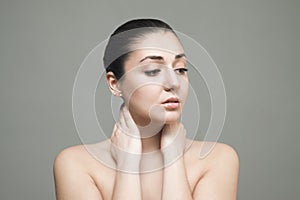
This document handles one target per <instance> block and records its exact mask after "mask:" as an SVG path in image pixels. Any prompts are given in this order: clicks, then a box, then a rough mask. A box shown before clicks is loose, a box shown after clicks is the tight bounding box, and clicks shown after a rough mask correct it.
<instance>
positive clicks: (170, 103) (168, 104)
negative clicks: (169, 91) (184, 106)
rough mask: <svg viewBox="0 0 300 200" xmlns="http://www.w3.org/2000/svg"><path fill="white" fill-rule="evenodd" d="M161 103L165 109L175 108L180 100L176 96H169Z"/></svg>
mask: <svg viewBox="0 0 300 200" xmlns="http://www.w3.org/2000/svg"><path fill="white" fill-rule="evenodd" d="M162 105H163V106H164V107H165V108H167V109H177V108H179V106H180V101H179V99H178V98H177V97H169V98H168V99H166V100H165V101H164V102H163V103H162Z"/></svg>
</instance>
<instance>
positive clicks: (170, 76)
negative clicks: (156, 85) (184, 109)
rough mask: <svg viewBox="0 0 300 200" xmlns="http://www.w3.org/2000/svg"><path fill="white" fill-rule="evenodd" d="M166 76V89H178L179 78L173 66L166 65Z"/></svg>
mask: <svg viewBox="0 0 300 200" xmlns="http://www.w3.org/2000/svg"><path fill="white" fill-rule="evenodd" d="M165 72H166V73H165V76H164V87H165V89H166V90H168V91H169V90H171V89H173V90H174V89H178V87H179V85H180V84H179V80H178V77H177V75H176V72H175V71H174V69H173V68H169V67H166V69H165Z"/></svg>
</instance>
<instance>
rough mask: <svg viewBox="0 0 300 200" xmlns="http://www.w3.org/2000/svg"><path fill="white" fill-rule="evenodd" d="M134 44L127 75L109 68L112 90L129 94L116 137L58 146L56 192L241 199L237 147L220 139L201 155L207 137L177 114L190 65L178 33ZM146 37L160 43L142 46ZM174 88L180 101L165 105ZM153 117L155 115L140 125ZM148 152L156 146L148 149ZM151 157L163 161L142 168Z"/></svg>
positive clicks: (92, 198)
mask: <svg viewBox="0 0 300 200" xmlns="http://www.w3.org/2000/svg"><path fill="white" fill-rule="evenodd" d="M157 41H159V42H157ZM135 45H136V46H134V48H137V49H138V50H136V51H134V52H133V53H132V54H131V55H130V58H129V59H128V60H127V61H126V62H125V72H126V75H125V76H124V79H123V80H122V81H120V80H117V79H116V78H115V76H114V74H113V73H112V72H109V73H107V75H106V78H107V83H108V86H109V89H110V90H111V92H112V93H113V94H115V95H120V92H121V93H122V98H123V100H124V105H123V106H122V107H121V108H120V116H119V121H118V122H117V123H116V124H115V126H114V129H113V131H112V135H111V138H110V139H108V140H105V141H103V142H101V143H98V144H93V145H78V146H73V147H69V148H66V149H64V150H63V151H61V152H60V153H59V154H58V156H57V157H56V159H55V162H54V178H55V189H56V196H57V199H58V200H86V199H89V200H102V199H103V200H110V199H113V200H117V199H122V200H126V199H130V200H135V199H136V200H141V199H143V200H148V199H149V200H150V199H151V200H156V199H157V200H159V199H163V200H167V199H170V200H171V199H172V200H173V199H179V200H189V199H196V200H234V199H236V194H237V184H238V173H239V158H238V155H237V153H236V151H235V150H234V149H233V148H232V147H230V146H229V145H226V144H223V143H217V144H216V145H215V146H214V148H213V150H212V151H211V152H210V154H209V155H208V156H206V157H205V158H204V159H199V153H200V149H201V146H202V145H203V142H201V141H191V140H189V139H187V138H186V130H185V128H184V125H183V124H181V123H180V122H178V119H179V117H180V115H181V111H182V108H183V105H184V102H185V99H186V96H187V90H188V76H187V74H186V73H185V71H184V70H180V68H184V67H185V65H186V60H185V57H184V56H182V55H183V53H184V51H183V48H182V46H181V44H180V42H179V41H178V39H177V38H176V36H175V35H174V34H173V33H170V32H157V33H151V34H148V35H147V36H146V37H145V38H143V39H141V40H140V42H139V43H136V44H135ZM149 45H151V46H152V47H155V48H156V49H147V48H146V49H145V48H144V47H148V46H149ZM160 47H164V48H166V49H168V50H170V51H169V52H167V51H162V50H159V49H161V48H160ZM171 52H172V53H171ZM174 55H175V56H174ZM176 55H177V56H176ZM144 58H145V59H144ZM141 60H142V62H141ZM158 64H159V65H163V66H164V67H165V68H159V67H158ZM157 69H160V70H157ZM166 69H167V70H166ZM163 72H165V74H164V73H163ZM160 75H163V76H161V77H162V78H159V76H160ZM145 81H146V83H147V81H148V84H145ZM174 95H175V96H176V97H178V98H179V99H180V108H175V109H167V108H165V107H164V106H163V104H162V103H163V102H164V101H165V100H166V99H167V98H168V97H170V96H174ZM151 122H157V123H153V124H152V126H150V127H151V128H150V129H145V128H143V127H144V126H145V125H147V124H149V123H151ZM159 122H162V123H159ZM187 144H190V146H189V145H187ZM187 146H188V147H189V148H187ZM86 147H88V148H92V149H96V150H97V154H98V155H101V157H102V158H105V159H106V160H108V161H109V162H110V167H109V166H107V165H105V164H104V163H102V162H99V161H98V160H97V159H95V157H93V155H91V154H90V153H89V152H88V151H87V149H86ZM169 147H170V148H169ZM122 150H123V151H122ZM124 150H125V151H126V152H129V153H124ZM149 152H156V153H154V154H153V156H151V157H150V158H148V157H146V156H144V155H145V153H149ZM132 155H135V156H132ZM176 156H177V157H178V159H176V160H175V161H174V159H173V158H174V157H176ZM170 161H174V162H172V163H171V164H170ZM166 163H169V164H168V165H166ZM155 164H157V165H155ZM149 165H150V166H151V165H153V166H164V167H162V168H157V169H156V170H153V171H151V172H148V173H144V171H145V169H146V168H147V167H149ZM117 169H121V170H117ZM126 171H127V172H126ZM128 172H140V173H128Z"/></svg>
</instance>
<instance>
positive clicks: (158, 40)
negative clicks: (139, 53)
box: [131, 32, 183, 54]
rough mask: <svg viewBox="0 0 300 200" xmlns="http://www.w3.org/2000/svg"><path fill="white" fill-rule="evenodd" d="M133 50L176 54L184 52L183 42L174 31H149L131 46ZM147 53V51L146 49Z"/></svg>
mask: <svg viewBox="0 0 300 200" xmlns="http://www.w3.org/2000/svg"><path fill="white" fill-rule="evenodd" d="M131 50H133V51H135V50H149V51H164V52H171V53H174V54H177V53H183V47H182V44H181V43H180V41H179V39H178V38H177V37H176V35H175V34H174V33H172V32H154V33H148V34H146V35H144V36H143V37H141V38H139V39H137V40H136V42H135V43H134V44H133V45H132V46H131ZM145 53H147V52H146V51H145ZM151 53H153V52H151Z"/></svg>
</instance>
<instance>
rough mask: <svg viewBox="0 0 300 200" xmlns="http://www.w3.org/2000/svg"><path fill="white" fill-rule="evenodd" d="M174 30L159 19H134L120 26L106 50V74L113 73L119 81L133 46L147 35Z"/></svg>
mask: <svg viewBox="0 0 300 200" xmlns="http://www.w3.org/2000/svg"><path fill="white" fill-rule="evenodd" d="M161 30H163V31H170V32H172V33H174V34H175V35H176V33H175V32H174V30H173V29H172V28H171V27H170V26H169V25H168V24H167V23H165V22H163V21H161V20H158V19H133V20H130V21H128V22H126V23H124V24H122V25H121V26H119V27H118V28H117V29H116V30H115V31H114V32H113V33H112V34H111V35H110V38H109V40H108V43H107V46H106V48H105V52H104V57H103V63H104V67H105V69H106V73H107V72H109V71H112V72H113V73H114V74H115V76H116V78H117V79H120V78H121V77H122V76H123V74H124V71H125V70H124V63H125V61H126V60H127V59H128V57H129V55H130V53H131V52H132V50H131V49H130V47H131V45H132V44H133V43H135V42H136V41H137V39H139V38H141V37H142V36H145V35H146V34H147V33H153V32H156V31H161Z"/></svg>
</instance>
